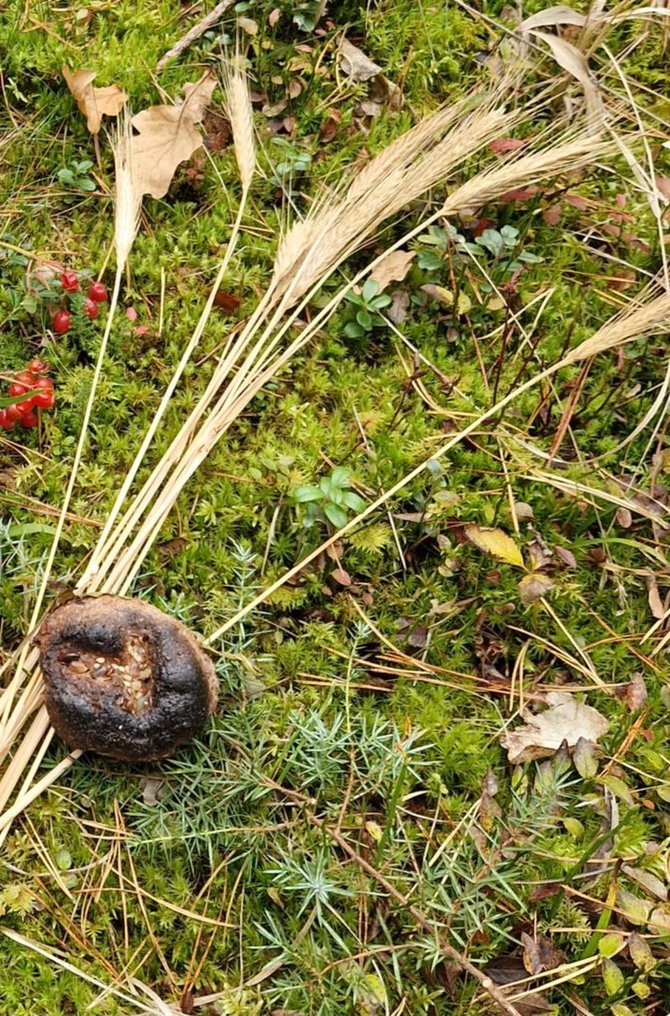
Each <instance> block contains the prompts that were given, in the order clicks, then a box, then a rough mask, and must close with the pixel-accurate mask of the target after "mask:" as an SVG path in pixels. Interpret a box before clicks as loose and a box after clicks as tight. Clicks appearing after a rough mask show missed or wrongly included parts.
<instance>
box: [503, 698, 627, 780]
mask: <svg viewBox="0 0 670 1016" xmlns="http://www.w3.org/2000/svg"><path fill="white" fill-rule="evenodd" d="M547 704H548V706H549V708H548V709H545V711H544V712H543V713H537V714H536V715H534V714H532V713H525V714H524V719H525V720H526V723H525V724H524V725H523V726H521V727H517V728H516V730H510V731H507V733H506V734H504V735H503V738H502V745H503V747H504V748H507V752H508V757H509V760H510V762H513V763H514V764H515V765H518V764H519V763H520V762H531V761H532V760H533V759H538V758H546V756H548V755H553V754H554V753H555V752H556V751H558V749H559V748H560V747H561V745H562V744H563V742H564V741H565V742H566V744H567V745H568V747H569V748H572V747H574V746H575V745H576V744H577V741H578V740H579V739H580V738H584V740H585V741H592V742H596V741H598V739H599V738H600V737H602V736H603V734H605V733H607V731H608V729H609V723H608V722H607V720H606V719H605V717H604V716H602V715H601V713H599V712H598V710H597V709H594V708H593V707H592V706H587V705H586V703H584V702H580V700H579V699H576V698H575V697H574V696H573V695H570V694H569V693H568V692H564V691H551V692H549V694H548V695H547Z"/></svg>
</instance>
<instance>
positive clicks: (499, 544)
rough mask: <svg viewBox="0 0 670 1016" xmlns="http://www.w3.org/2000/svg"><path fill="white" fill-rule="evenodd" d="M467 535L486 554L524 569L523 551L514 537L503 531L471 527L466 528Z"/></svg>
mask: <svg viewBox="0 0 670 1016" xmlns="http://www.w3.org/2000/svg"><path fill="white" fill-rule="evenodd" d="M465 535H466V536H467V538H468V540H469V541H470V543H473V544H474V545H475V547H478V548H479V550H483V551H484V553H486V554H491V556H492V557H495V558H497V559H498V561H504V562H505V563H506V564H513V565H516V566H517V567H518V568H523V558H522V556H521V551H520V550H519V548H518V547H517V545H516V543H515V542H514V540H513V539H512V537H511V536H508V535H507V533H505V532H504V531H503V530H502V529H486V528H483V527H482V526H476V525H470V526H466V527H465Z"/></svg>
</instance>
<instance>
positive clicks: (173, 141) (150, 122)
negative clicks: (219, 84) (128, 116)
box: [132, 71, 216, 198]
mask: <svg viewBox="0 0 670 1016" xmlns="http://www.w3.org/2000/svg"><path fill="white" fill-rule="evenodd" d="M215 87H216V77H215V75H214V73H213V72H212V71H206V72H205V73H204V74H203V76H202V77H201V78H200V80H199V81H196V83H195V84H193V85H192V84H186V85H184V99H183V100H182V101H181V102H176V103H174V105H172V106H150V107H149V109H143V110H142V111H141V112H139V113H136V114H135V116H134V117H133V119H132V124H133V127H134V128H135V130H136V131H137V132H138V133H137V134H136V135H135V136H134V137H133V142H132V157H133V169H134V172H135V174H136V176H137V181H138V189H139V192H140V193H141V194H150V195H151V197H153V198H162V197H164V196H165V195H166V194H167V192H168V188H169V186H170V183H171V181H172V177H173V176H174V174H175V170H176V169H177V166H178V165H179V163H180V162H185V161H186V159H190V157H191V156H192V155H193V153H194V152H195V151H196V150H197V149H198V148H200V146H201V145H202V135H201V134H200V132H199V131H198V129H197V128H196V124H198V123H200V121H201V120H202V118H203V116H204V112H205V107H206V106H207V103H208V102H209V101H210V99H211V97H212V92H213V91H214V89H215Z"/></svg>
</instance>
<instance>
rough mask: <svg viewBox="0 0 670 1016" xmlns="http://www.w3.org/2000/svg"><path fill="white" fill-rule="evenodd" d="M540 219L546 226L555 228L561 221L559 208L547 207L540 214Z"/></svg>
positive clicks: (554, 206) (556, 206)
mask: <svg viewBox="0 0 670 1016" xmlns="http://www.w3.org/2000/svg"><path fill="white" fill-rule="evenodd" d="M542 218H543V219H544V221H545V222H546V223H547V225H548V226H557V225H558V224H559V222H560V221H561V206H560V205H549V207H548V208H545V209H544V210H543V212H542Z"/></svg>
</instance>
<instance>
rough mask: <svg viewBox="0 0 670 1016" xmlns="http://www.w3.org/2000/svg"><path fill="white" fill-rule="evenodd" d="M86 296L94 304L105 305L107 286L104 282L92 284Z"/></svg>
mask: <svg viewBox="0 0 670 1016" xmlns="http://www.w3.org/2000/svg"><path fill="white" fill-rule="evenodd" d="M88 296H89V299H90V300H95V302H96V303H105V302H106V301H107V286H106V285H105V283H104V282H92V283H91V285H90V286H89V287H88Z"/></svg>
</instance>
